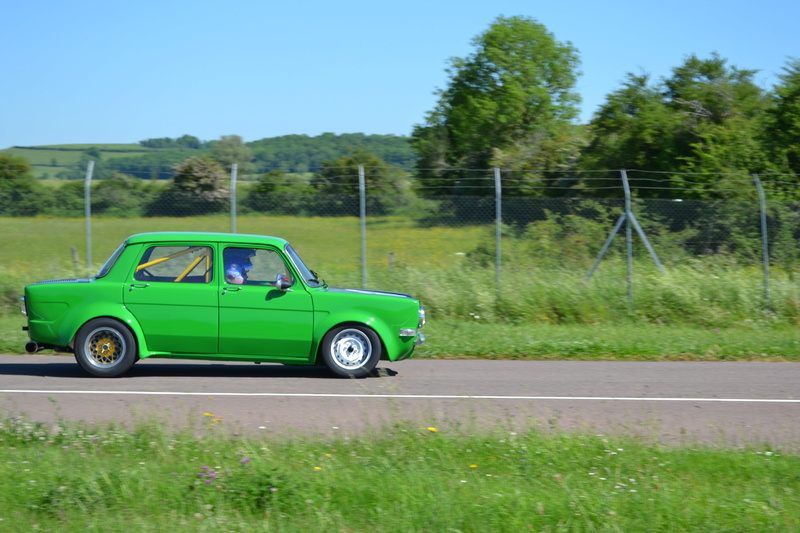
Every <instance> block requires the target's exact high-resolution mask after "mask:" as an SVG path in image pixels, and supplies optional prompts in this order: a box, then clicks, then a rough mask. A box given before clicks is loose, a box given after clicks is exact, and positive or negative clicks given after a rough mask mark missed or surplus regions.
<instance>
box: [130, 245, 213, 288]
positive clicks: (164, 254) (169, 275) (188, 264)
mask: <svg viewBox="0 0 800 533" xmlns="http://www.w3.org/2000/svg"><path fill="white" fill-rule="evenodd" d="M212 258H213V255H212V251H211V248H209V247H208V246H151V247H150V248H148V249H147V250H146V251H145V253H144V255H142V259H141V260H140V261H139V265H138V266H137V267H136V273H135V274H134V275H133V277H134V279H136V280H138V281H147V282H158V281H163V282H172V283H210V282H211V279H212V275H213V274H212V272H213V269H212V268H211V267H212V265H213V261H212Z"/></svg>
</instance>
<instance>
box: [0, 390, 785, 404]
mask: <svg viewBox="0 0 800 533" xmlns="http://www.w3.org/2000/svg"><path fill="white" fill-rule="evenodd" d="M0 393H2V394H107V395H112V394H120V395H137V396H207V397H208V396H217V397H222V396H241V397H259V396H262V397H280V398H397V399H419V400H529V401H533V400H555V401H595V402H596V401H615V402H719V403H800V399H796V400H795V399H780V398H647V397H639V398H633V397H622V396H484V395H468V394H335V393H284V392H180V391H91V390H34V389H29V390H26V389H7V390H0Z"/></svg>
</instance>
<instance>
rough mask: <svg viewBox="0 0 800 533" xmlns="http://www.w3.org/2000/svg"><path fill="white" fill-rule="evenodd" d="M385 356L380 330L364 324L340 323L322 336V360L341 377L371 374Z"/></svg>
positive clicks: (358, 376) (360, 376)
mask: <svg viewBox="0 0 800 533" xmlns="http://www.w3.org/2000/svg"><path fill="white" fill-rule="evenodd" d="M380 358H381V340H380V339H379V338H378V335H377V333H375V332H374V331H372V330H371V329H369V328H366V327H362V326H339V327H338V328H333V329H332V330H330V331H329V332H328V333H327V334H326V335H325V337H324V338H323V339H322V359H323V361H324V362H325V366H327V367H328V369H329V370H330V371H331V372H333V373H334V374H336V375H337V376H340V377H345V378H363V377H366V376H368V375H369V374H370V373H371V372H372V370H373V369H374V368H375V366H376V365H377V364H378V361H379V360H380Z"/></svg>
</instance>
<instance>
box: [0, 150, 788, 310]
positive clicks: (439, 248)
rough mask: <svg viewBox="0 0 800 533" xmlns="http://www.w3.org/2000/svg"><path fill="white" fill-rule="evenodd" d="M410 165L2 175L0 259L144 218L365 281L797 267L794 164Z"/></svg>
mask: <svg viewBox="0 0 800 533" xmlns="http://www.w3.org/2000/svg"><path fill="white" fill-rule="evenodd" d="M415 172H416V171H412V170H410V169H383V168H381V169H378V168H364V167H357V168H355V167H354V168H343V169H340V171H338V172H334V173H329V174H328V176H327V177H326V178H325V180H324V181H320V180H319V179H318V178H316V177H315V176H316V175H312V174H307V175H300V176H298V175H283V174H280V173H269V174H266V175H260V176H253V175H250V176H248V175H238V173H237V169H236V166H235V165H234V166H233V168H232V169H231V172H230V175H229V176H226V177H225V179H224V180H220V179H217V180H216V181H213V180H211V181H209V180H206V181H203V180H197V181H195V182H189V183H183V184H177V183H176V180H173V179H162V177H163V175H164V174H165V173H164V172H153V170H152V169H151V170H149V171H148V172H147V173H146V174H147V175H144V173H143V171H140V170H131V171H129V172H126V171H125V169H115V172H113V173H112V174H110V175H107V176H104V177H103V179H96V176H93V165H92V164H91V163H90V164H89V166H88V167H87V168H86V174H85V180H72V181H63V182H57V183H52V182H49V183H47V184H40V183H39V182H36V181H33V182H31V181H24V182H22V181H21V182H19V183H15V182H13V181H10V180H6V183H4V184H2V187H1V188H0V217H2V218H0V224H2V225H3V226H4V230H3V235H4V236H3V241H5V242H4V246H3V247H2V249H0V257H1V258H2V260H3V261H4V263H5V264H7V265H8V264H14V262H15V261H19V260H20V256H22V257H24V258H26V259H28V260H33V261H40V262H46V261H52V260H63V259H64V258H65V257H69V258H70V260H72V261H73V262H74V263H75V269H76V271H81V270H82V271H83V272H82V274H86V273H88V274H91V273H93V272H94V271H95V270H96V268H97V266H98V262H101V261H102V260H104V259H105V257H106V256H107V255H108V254H109V253H110V251H111V250H113V247H115V246H116V245H117V244H118V243H119V242H120V241H121V240H122V239H124V238H125V237H127V236H128V235H130V234H133V233H138V232H141V231H153V230H189V231H222V232H238V233H258V234H273V235H278V236H282V237H287V238H289V239H290V240H293V241H294V242H296V243H297V244H299V245H301V247H302V242H303V241H304V240H310V239H309V237H310V236H311V235H314V236H315V237H316V238H317V239H318V238H319V237H320V236H321V237H322V240H323V242H325V243H326V246H329V247H330V248H334V249H335V250H329V251H330V252H331V255H330V256H329V257H328V258H327V259H326V261H327V262H328V266H329V267H331V268H336V269H339V271H340V272H342V271H348V272H350V273H351V277H350V278H349V281H351V282H352V281H355V282H358V283H360V284H361V285H363V286H368V285H369V283H370V275H371V271H373V270H374V269H375V268H393V267H395V266H397V265H400V264H402V265H404V266H411V267H416V268H435V267H437V266H438V265H442V264H444V263H445V262H453V261H461V260H464V259H465V258H466V259H468V260H469V261H470V262H471V263H470V264H474V265H481V266H483V267H485V268H489V269H491V270H492V271H493V273H494V280H492V282H493V283H494V284H496V286H497V287H500V286H502V284H503V279H504V278H503V275H504V272H506V271H508V270H515V269H517V270H519V269H525V268H527V266H528V265H531V264H532V263H548V262H549V263H552V264H554V265H559V266H572V268H578V269H582V271H583V272H584V273H585V276H584V283H590V282H591V278H592V276H593V274H594V273H595V272H596V271H597V269H598V268H601V267H602V264H603V262H604V261H606V260H608V258H610V257H614V258H616V260H617V261H619V262H621V263H625V264H626V267H627V268H626V269H625V272H626V277H627V284H628V294H629V298H632V294H633V282H632V273H633V270H634V264H636V265H643V264H645V263H646V264H648V265H650V266H652V267H654V268H657V269H658V271H660V272H661V273H662V274H668V273H669V270H670V268H673V267H674V266H675V265H678V264H681V263H685V262H689V261H692V260H693V259H695V258H701V257H709V256H725V257H731V258H735V260H736V261H737V262H739V263H742V264H745V265H748V266H750V267H752V268H753V269H754V272H755V273H756V275H758V276H760V277H761V280H762V290H763V295H764V298H765V301H766V302H767V303H768V302H769V290H770V271H771V269H778V270H780V271H782V272H792V271H794V272H796V271H797V270H798V265H799V264H800V186H798V179H797V176H793V175H792V176H780V175H771V176H755V175H754V176H747V175H725V174H714V175H709V174H676V173H669V174H667V173H654V172H647V171H633V170H629V171H621V170H608V171H596V172H565V171H552V172H548V171H515V170H500V169H490V170H486V171H483V170H463V169H454V170H453V171H452V172H442V173H441V174H440V175H439V176H438V177H437V179H435V180H434V179H430V178H428V179H425V180H423V179H419V178H415V177H414V176H415ZM140 174H142V175H140ZM315 180H316V181H315ZM41 235H46V236H49V237H50V238H51V240H49V241H46V240H42V239H40V238H39V237H40V236H41ZM54 236H55V241H53V240H52V239H53V237H54ZM317 239H315V240H313V242H314V243H317V242H319V241H318V240H317ZM42 242H47V243H48V244H46V245H37V243H42ZM53 242H57V243H58V244H57V246H56V245H54V244H53ZM67 247H69V251H67V250H66V248H67ZM309 253H311V255H312V256H314V255H315V254H316V255H318V256H320V257H321V255H322V254H320V253H318V252H315V251H314V250H309ZM356 273H357V274H356ZM345 277H346V276H345ZM359 278H360V279H359Z"/></svg>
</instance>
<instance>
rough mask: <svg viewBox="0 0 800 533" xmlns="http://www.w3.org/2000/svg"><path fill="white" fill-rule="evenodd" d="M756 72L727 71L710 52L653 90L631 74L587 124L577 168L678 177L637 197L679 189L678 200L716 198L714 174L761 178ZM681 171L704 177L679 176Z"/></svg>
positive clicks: (762, 98)
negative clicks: (587, 136)
mask: <svg viewBox="0 0 800 533" xmlns="http://www.w3.org/2000/svg"><path fill="white" fill-rule="evenodd" d="M755 73H756V71H755V70H740V69H738V68H736V67H729V66H727V64H726V60H725V59H722V58H721V57H720V56H719V55H718V54H716V53H715V54H712V56H711V57H710V58H708V59H699V58H698V57H697V56H695V55H691V56H689V57H687V58H686V60H685V61H684V63H683V64H682V65H680V66H679V67H676V68H674V69H673V70H672V76H671V77H669V78H665V79H662V80H661V81H660V82H659V83H657V84H651V83H650V79H649V76H647V75H634V74H628V76H627V78H626V80H625V82H624V84H623V87H622V88H621V89H618V90H616V91H614V92H613V93H611V94H610V95H609V96H608V97H607V99H606V102H605V103H604V104H603V105H602V106H601V107H600V110H599V111H598V113H597V114H595V116H594V118H593V119H592V122H591V124H590V132H591V140H590V142H589V146H588V147H587V149H586V150H585V152H584V155H583V161H582V167H583V168H585V169H593V170H599V169H622V168H627V169H631V168H633V169H640V170H644V171H652V172H662V173H664V172H667V173H668V172H675V173H676V174H675V175H672V176H667V177H664V178H663V179H664V180H665V182H664V183H662V184H660V185H658V186H657V187H651V188H649V189H642V190H639V191H638V193H639V195H640V196H653V197H671V196H673V195H674V194H675V192H674V191H670V189H680V190H681V193H680V194H681V197H683V198H691V197H707V196H714V195H715V194H717V193H718V192H719V191H715V190H714V189H715V185H714V183H713V182H715V181H719V177H718V176H713V177H711V176H710V174H711V173H716V174H719V173H729V174H736V173H738V174H744V175H749V174H750V173H752V172H760V171H762V170H763V169H765V168H766V165H767V159H766V158H765V154H764V149H763V145H762V143H761V142H760V139H759V138H760V133H759V132H760V131H761V128H762V126H763V119H764V116H765V112H766V109H767V106H768V99H767V97H766V95H765V94H764V91H762V90H761V89H760V88H759V87H758V86H757V85H756V84H755V83H754V81H753V77H754V75H755ZM686 172H692V173H698V174H704V173H705V174H709V177H706V178H704V177H703V176H701V175H697V176H691V177H690V178H688V179H687V178H685V177H682V176H680V175H679V173H686ZM660 179H661V178H660ZM632 183H633V182H632ZM617 184H618V180H617ZM594 185H595V186H599V187H602V186H603V185H604V184H598V183H595V184H594ZM726 187H729V186H726ZM604 191H605V192H604V193H601V194H608V193H614V192H618V189H612V188H606V189H605V190H604Z"/></svg>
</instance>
